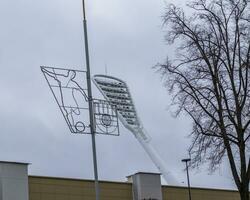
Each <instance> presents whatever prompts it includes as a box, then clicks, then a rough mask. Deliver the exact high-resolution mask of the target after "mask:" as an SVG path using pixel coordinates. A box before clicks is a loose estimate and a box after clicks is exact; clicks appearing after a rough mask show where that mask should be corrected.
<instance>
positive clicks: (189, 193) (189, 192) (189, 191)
mask: <svg viewBox="0 0 250 200" xmlns="http://www.w3.org/2000/svg"><path fill="white" fill-rule="evenodd" d="M186 169H187V180H188V195H189V200H191V189H190V181H189V173H188V164H187V162H186Z"/></svg>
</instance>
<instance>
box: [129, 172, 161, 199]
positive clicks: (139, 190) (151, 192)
mask: <svg viewBox="0 0 250 200" xmlns="http://www.w3.org/2000/svg"><path fill="white" fill-rule="evenodd" d="M127 178H128V181H129V182H132V183H133V200H162V190H161V177H160V174H157V173H144V172H139V173H136V174H134V175H132V176H129V177H127Z"/></svg>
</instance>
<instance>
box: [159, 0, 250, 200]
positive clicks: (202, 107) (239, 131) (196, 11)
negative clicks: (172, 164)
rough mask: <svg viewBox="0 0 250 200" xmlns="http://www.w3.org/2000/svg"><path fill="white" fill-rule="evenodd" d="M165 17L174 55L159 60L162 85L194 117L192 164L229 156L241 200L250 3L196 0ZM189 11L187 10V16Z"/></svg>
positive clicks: (248, 170)
mask: <svg viewBox="0 0 250 200" xmlns="http://www.w3.org/2000/svg"><path fill="white" fill-rule="evenodd" d="M187 6H188V8H187V10H186V11H184V10H183V9H181V8H179V7H176V6H175V5H173V4H171V5H168V7H167V9H166V13H165V15H164V25H165V27H166V28H167V29H168V33H167V35H166V40H167V41H168V42H169V43H170V44H173V43H174V45H173V46H177V48H176V49H177V51H176V56H175V58H174V59H169V58H168V59H167V60H166V62H164V63H163V64H159V65H158V66H157V67H158V70H159V71H160V72H161V73H162V75H163V77H164V78H165V81H166V82H165V83H166V87H167V88H168V90H169V92H170V93H171V94H172V95H173V104H175V105H177V106H178V109H177V115H178V114H179V113H180V112H183V111H184V112H186V113H188V115H189V116H190V117H191V118H192V120H193V129H192V133H191V137H192V144H191V147H190V153H191V155H192V157H193V158H192V165H193V166H198V165H200V164H201V163H203V162H209V163H210V169H211V170H215V169H216V167H217V166H218V164H220V163H221V161H222V159H223V158H224V157H225V158H228V161H229V163H230V167H231V171H232V175H233V179H234V181H235V184H236V186H237V188H238V190H239V192H240V196H241V199H242V200H249V177H250V162H249V159H250V157H249V155H250V154H249V153H250V152H249V150H250V149H249V148H250V143H249V137H250V72H249V71H250V1H249V0H194V1H193V2H192V3H189V4H188V5H187ZM188 13H189V14H188Z"/></svg>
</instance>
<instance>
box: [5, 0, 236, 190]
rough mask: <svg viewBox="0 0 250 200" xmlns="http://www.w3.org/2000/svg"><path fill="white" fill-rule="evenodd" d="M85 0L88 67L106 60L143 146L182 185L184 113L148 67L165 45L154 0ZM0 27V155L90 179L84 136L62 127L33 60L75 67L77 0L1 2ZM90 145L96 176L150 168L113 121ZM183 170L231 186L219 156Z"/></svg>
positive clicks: (79, 52)
mask: <svg viewBox="0 0 250 200" xmlns="http://www.w3.org/2000/svg"><path fill="white" fill-rule="evenodd" d="M170 2H171V0H167V1H166V3H170ZM174 2H176V1H174ZM86 3H87V16H88V26H89V45H90V55H91V67H92V75H93V74H97V73H98V74H100V73H105V66H107V69H108V70H107V71H108V74H109V75H113V76H116V77H119V78H121V79H123V80H125V81H126V82H127V83H128V85H129V86H130V89H131V92H132V95H133V97H134V101H135V104H136V107H137V110H138V113H139V115H140V117H141V120H142V122H143V124H144V126H145V128H146V129H147V130H148V132H149V134H150V135H151V137H152V138H153V144H154V145H155V147H156V149H157V151H158V152H159V154H160V155H161V156H162V158H163V159H164V161H165V162H166V163H167V165H168V166H167V168H168V169H169V170H170V171H171V172H172V173H173V174H174V176H175V177H176V179H177V180H178V181H179V182H180V183H181V184H184V185H185V184H186V174H185V172H184V171H183V169H184V164H183V163H181V159H183V158H185V157H187V148H188V145H189V144H190V141H189V139H188V137H187V136H188V134H189V133H190V131H191V121H190V120H189V119H188V118H187V117H185V116H182V117H180V118H177V119H176V118H173V116H172V114H171V109H168V108H169V104H170V99H171V98H170V96H169V95H168V93H167V92H166V90H165V89H164V87H163V86H162V82H161V79H160V75H159V74H157V73H155V70H154V69H152V67H153V66H154V65H155V64H157V63H158V62H162V61H164V59H165V58H166V56H167V55H170V54H173V52H174V48H173V47H170V46H167V45H166V43H165V42H164V34H165V33H164V32H165V31H166V30H164V29H163V27H162V19H161V16H162V15H163V13H164V7H165V3H164V1H163V0H147V1H144V0H89V1H87V2H86ZM0 25H1V31H0V67H1V73H0V91H1V97H0V111H1V112H0V127H1V129H0V130H1V131H0V133H1V139H0V160H8V161H25V162H29V163H31V164H32V165H30V166H29V174H30V175H42V176H55V177H69V178H84V179H93V165H92V151H91V137H90V136H89V135H84V136H79V135H77V136H76V135H71V134H70V132H69V129H68V128H67V126H66V123H65V121H64V119H63V117H62V115H61V113H60V111H59V109H58V107H57V104H56V102H55V101H54V99H53V96H52V94H51V92H50V90H49V88H48V86H47V83H46V81H45V79H44V77H43V75H42V73H41V71H40V67H39V66H41V65H46V66H53V67H62V68H75V69H85V61H84V59H85V57H84V43H83V29H82V7H81V0H74V1H72V0H43V1H41V0H40V1H38V0H15V1H10V0H1V1H0ZM94 94H95V96H98V95H99V94H98V91H97V90H96V89H95V88H94ZM97 152H98V169H99V177H100V179H101V180H111V181H125V180H126V178H125V177H126V176H127V175H131V174H133V173H136V172H138V171H145V172H158V171H157V169H156V167H155V166H154V164H153V163H152V162H151V160H150V159H149V157H148V156H147V155H146V153H145V152H144V150H143V149H142V147H141V146H140V144H139V143H138V142H137V141H136V139H135V138H134V136H133V135H132V134H131V133H130V132H129V131H127V130H126V129H125V128H123V127H121V135H120V136H119V137H112V136H97ZM190 177H191V185H192V186H198V187H215V188H216V187H217V188H234V183H233V181H232V179H231V172H230V171H229V168H228V165H227V164H226V163H224V164H222V166H221V167H220V168H219V169H218V171H217V172H215V173H214V174H213V175H210V174H209V172H208V170H207V166H206V165H204V166H203V167H202V168H200V169H199V170H193V171H192V172H191V175H190ZM163 183H164V182H163Z"/></svg>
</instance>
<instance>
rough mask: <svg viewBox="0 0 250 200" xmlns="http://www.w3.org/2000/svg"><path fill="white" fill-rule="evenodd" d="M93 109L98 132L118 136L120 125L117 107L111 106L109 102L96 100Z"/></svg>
mask: <svg viewBox="0 0 250 200" xmlns="http://www.w3.org/2000/svg"><path fill="white" fill-rule="evenodd" d="M93 107H94V117H95V127H96V132H97V133H103V134H108V135H114V136H118V135H119V123H118V117H117V109H116V106H115V105H111V104H110V102H109V101H105V100H97V99H95V100H94V103H93Z"/></svg>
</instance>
